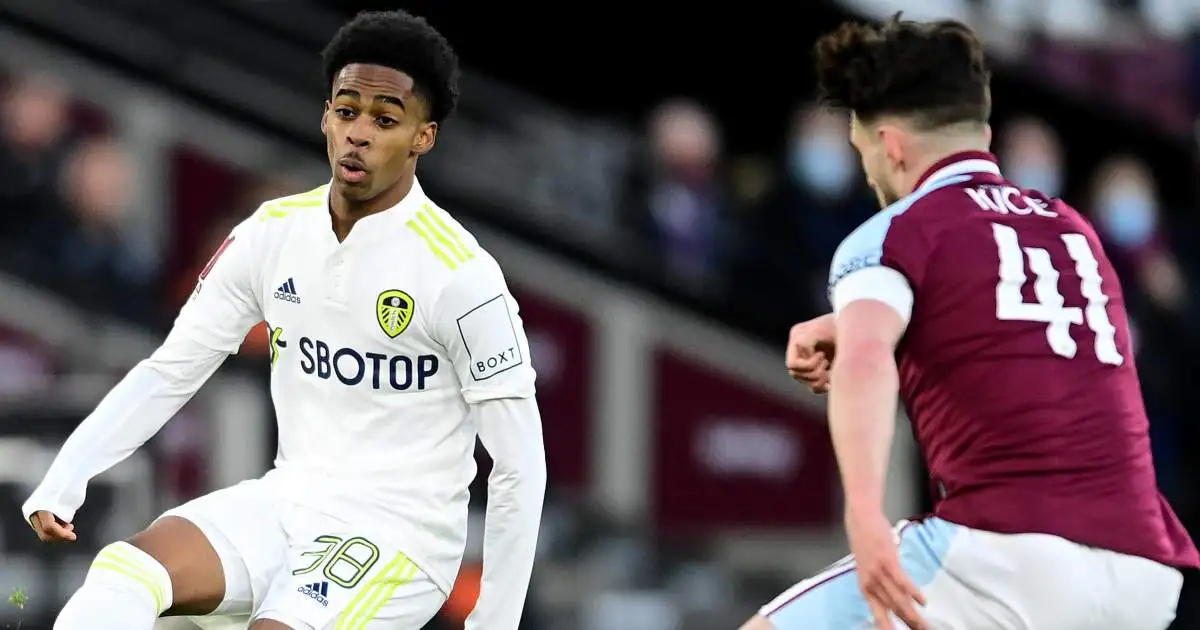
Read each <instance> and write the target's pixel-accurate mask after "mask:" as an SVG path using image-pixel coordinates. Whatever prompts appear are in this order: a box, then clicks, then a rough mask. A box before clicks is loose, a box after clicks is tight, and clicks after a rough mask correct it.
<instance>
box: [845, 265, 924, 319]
mask: <svg viewBox="0 0 1200 630" xmlns="http://www.w3.org/2000/svg"><path fill="white" fill-rule="evenodd" d="M857 300H877V301H879V302H883V303H884V304H887V305H888V306H890V307H892V309H893V310H895V311H896V313H897V314H899V315H900V318H901V319H903V320H904V324H905V325H906V326H907V325H908V322H909V320H910V319H912V307H913V291H912V287H911V286H909V284H908V279H907V278H905V277H904V275H903V274H901V273H900V272H899V271H896V270H895V269H892V268H891V267H885V266H878V267H868V268H866V269H859V270H858V271H854V272H851V273H849V274H847V275H846V276H845V277H843V278H842V279H841V281H839V282H838V283H837V284H836V285H835V286H834V287H833V295H832V296H831V298H830V301H831V302H832V303H833V312H834V314H835V315H836V314H838V313H840V312H841V311H842V309H843V308H845V307H846V305H848V304H850V303H852V302H855V301H857Z"/></svg>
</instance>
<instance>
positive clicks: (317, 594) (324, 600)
mask: <svg viewBox="0 0 1200 630" xmlns="http://www.w3.org/2000/svg"><path fill="white" fill-rule="evenodd" d="M296 591H297V592H300V593H304V594H305V595H308V596H309V597H311V598H313V599H315V600H317V603H318V604H320V605H322V606H326V607H328V606H329V599H328V596H329V582H313V583H312V584H305V585H304V586H301V587H299V588H297V589H296Z"/></svg>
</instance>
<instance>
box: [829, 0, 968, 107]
mask: <svg viewBox="0 0 1200 630" xmlns="http://www.w3.org/2000/svg"><path fill="white" fill-rule="evenodd" d="M814 56H815V57H816V66H817V84H818V88H819V96H820V100H821V101H822V102H823V103H824V104H825V105H827V106H830V107H834V108H840V109H846V110H849V111H851V112H853V113H854V114H855V115H856V116H858V117H859V118H860V119H862V120H864V121H870V120H872V119H874V118H877V117H878V116H880V115H884V114H896V115H903V116H906V117H909V118H911V119H912V120H913V121H914V122H916V123H917V124H918V125H920V126H921V127H923V128H927V129H931V128H936V127H942V126H946V125H953V124H958V123H969V122H975V123H986V122H987V121H988V118H989V117H990V116H991V109H992V97H991V89H990V87H989V83H990V81H991V71H990V70H989V69H988V65H987V60H986V59H985V57H984V52H983V44H982V43H981V42H980V41H979V38H978V37H977V36H976V35H975V32H974V31H973V30H971V27H969V26H967V25H966V24H963V23H962V22H958V21H954V20H939V21H934V22H915V21H911V20H903V19H901V15H900V14H899V13H897V14H895V15H894V16H893V17H892V18H891V19H889V20H888V21H886V22H884V23H883V24H880V25H873V24H862V23H856V22H848V23H846V24H843V25H842V26H841V27H839V28H838V29H837V30H835V31H833V32H832V33H829V34H827V35H825V36H823V37H821V38H820V39H819V40H817V43H816V45H815V47H814Z"/></svg>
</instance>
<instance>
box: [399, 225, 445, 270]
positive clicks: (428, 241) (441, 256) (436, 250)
mask: <svg viewBox="0 0 1200 630" xmlns="http://www.w3.org/2000/svg"><path fill="white" fill-rule="evenodd" d="M406 225H408V228H409V229H410V230H412V231H413V232H416V233H417V236H420V237H421V240H423V241H425V245H426V247H428V248H429V251H431V252H433V255H434V256H437V257H438V260H440V261H442V263H443V264H444V265H446V266H447V267H449V268H450V270H451V271H453V270H455V269H458V265H456V264H455V263H454V261H453V260H452V259H451V258H450V257H449V256H447V255H446V252H444V251H442V248H440V247H438V244H437V243H436V242H434V240H433V237H432V236H430V235H429V233H427V232H426V231H425V229H424V228H422V227H421V224H419V223H417V221H416V219H409V221H408V223H407V224H406Z"/></svg>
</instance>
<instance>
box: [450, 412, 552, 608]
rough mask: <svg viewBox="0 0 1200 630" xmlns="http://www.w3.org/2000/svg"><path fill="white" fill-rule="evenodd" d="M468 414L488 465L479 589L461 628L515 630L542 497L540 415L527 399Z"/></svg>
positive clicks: (543, 472) (543, 461) (533, 553)
mask: <svg viewBox="0 0 1200 630" xmlns="http://www.w3.org/2000/svg"><path fill="white" fill-rule="evenodd" d="M473 415H474V418H475V424H476V426H477V427H478V428H479V438H480V441H482V442H483V445H484V447H485V448H486V449H487V450H488V454H489V455H491V456H492V461H493V464H492V473H491V475H489V477H488V504H487V518H486V519H485V521H484V541H483V584H482V585H481V587H480V591H479V600H478V602H477V604H476V607H475V610H474V611H472V613H471V615H470V617H469V618H468V620H467V624H466V628H467V630H476V629H480V630H493V629H494V630H517V628H518V626H519V624H520V621H521V613H522V610H523V609H524V605H525V596H526V593H527V591H528V589H529V579H530V576H531V575H532V573H533V562H534V558H535V556H536V555H537V541H538V530H539V528H540V525H541V517H542V504H543V501H544V499H545V494H546V451H545V445H544V440H543V438H542V422H541V416H540V415H539V413H538V407H537V402H536V401H535V400H534V399H533V398H507V399H499V400H487V401H484V402H482V403H479V404H477V405H475V406H474V407H473Z"/></svg>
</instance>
